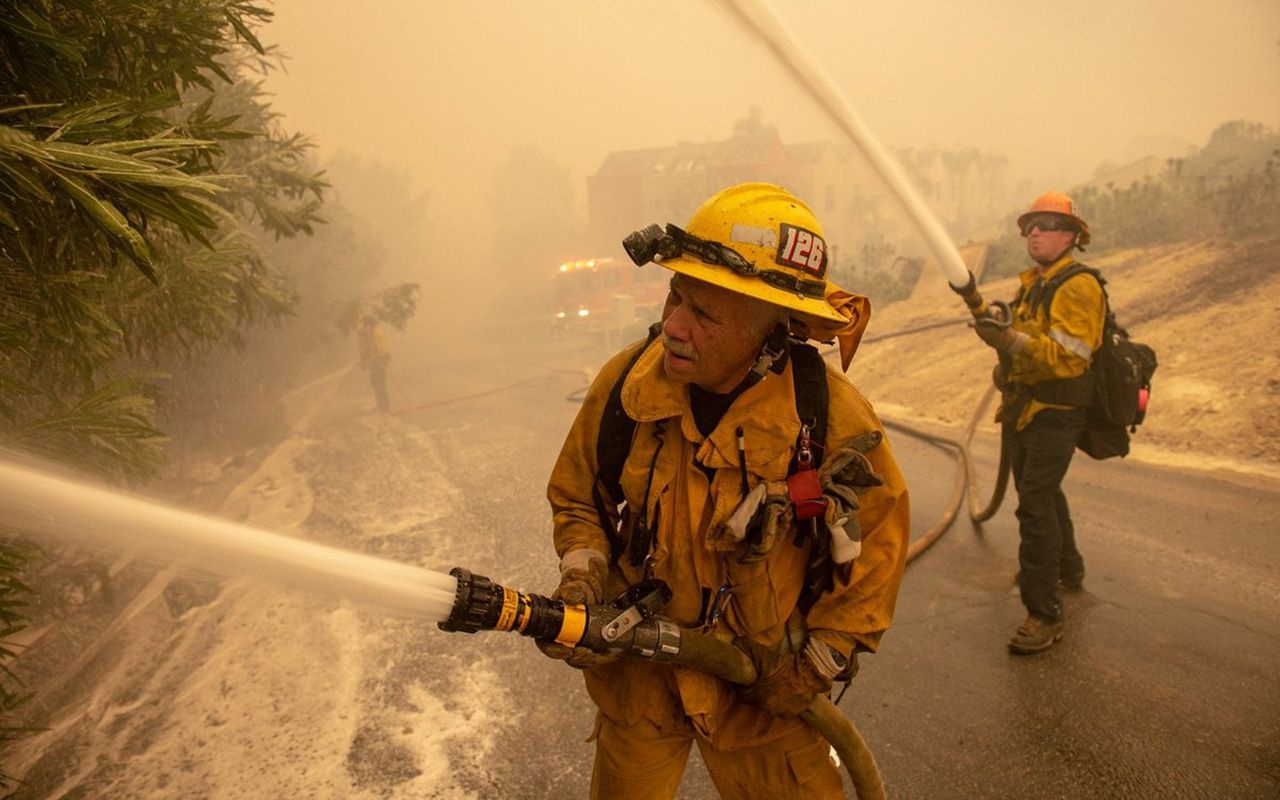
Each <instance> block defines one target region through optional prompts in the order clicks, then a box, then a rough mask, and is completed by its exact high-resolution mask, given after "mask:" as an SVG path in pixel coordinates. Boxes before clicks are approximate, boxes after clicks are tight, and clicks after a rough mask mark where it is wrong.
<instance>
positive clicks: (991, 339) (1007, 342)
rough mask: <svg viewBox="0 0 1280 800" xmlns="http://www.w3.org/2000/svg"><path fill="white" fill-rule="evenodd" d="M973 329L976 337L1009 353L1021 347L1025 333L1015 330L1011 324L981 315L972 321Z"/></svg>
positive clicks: (1025, 338)
mask: <svg viewBox="0 0 1280 800" xmlns="http://www.w3.org/2000/svg"><path fill="white" fill-rule="evenodd" d="M973 330H974V331H975V332H976V333H977V334H978V338H979V339H981V340H982V341H984V342H986V343H987V344H988V345H990V346H991V347H994V348H995V349H996V350H998V351H1000V352H1001V353H1010V352H1014V351H1016V350H1020V349H1022V344H1023V343H1024V342H1025V341H1026V340H1027V335H1026V334H1025V333H1021V332H1019V331H1015V330H1014V329H1013V328H1012V327H1011V326H1009V325H1007V324H1005V323H1004V322H1002V321H1000V320H998V319H995V318H993V317H982V318H981V319H978V320H975V321H974V322H973Z"/></svg>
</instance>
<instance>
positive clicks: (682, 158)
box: [587, 112, 1010, 264]
mask: <svg viewBox="0 0 1280 800" xmlns="http://www.w3.org/2000/svg"><path fill="white" fill-rule="evenodd" d="M898 157H899V160H900V161H901V163H902V165H903V168H904V170H905V171H906V172H907V174H908V175H909V176H911V177H912V178H913V179H914V181H915V183H916V185H917V187H918V189H919V190H920V192H921V194H922V195H923V196H924V198H925V200H926V202H928V203H929V205H930V206H931V207H932V208H933V209H934V211H935V213H937V214H938V215H939V217H940V218H941V219H942V221H943V224H944V225H945V226H947V227H948V228H949V229H950V230H952V231H956V232H958V231H963V230H965V229H966V227H968V226H972V225H975V224H977V223H978V222H983V221H986V220H989V219H991V218H992V217H993V216H996V215H998V214H1001V213H1003V212H1005V211H1006V210H1007V209H1008V208H1009V207H1010V198H1009V196H1008V190H1007V188H1006V185H1005V184H1006V164H1005V160H1004V158H1003V157H1000V156H992V155H989V154H983V153H979V152H978V151H976V150H964V151H938V150H934V151H901V152H900V153H899V154H898ZM743 181H767V182H771V183H777V184H779V185H782V186H784V187H786V188H787V189H789V190H791V191H792V192H793V193H795V194H796V196H798V197H800V198H801V199H803V200H804V201H805V202H807V203H808V204H809V205H810V207H811V208H812V209H813V211H814V213H816V214H817V216H818V218H819V219H820V220H822V223H823V226H824V228H825V229H826V234H827V240H828V243H829V244H830V245H831V252H832V254H833V255H832V260H833V262H834V263H835V264H840V263H841V262H844V263H846V264H847V263H849V262H850V260H851V259H855V258H856V257H857V248H859V247H860V246H861V243H862V242H864V241H867V240H879V241H890V242H893V241H900V240H901V241H915V240H916V236H915V234H914V232H913V231H912V230H911V228H910V226H909V225H908V224H907V222H906V220H905V219H904V218H903V217H902V215H901V214H900V213H899V212H898V211H897V209H896V207H895V202H894V200H893V198H892V197H891V196H890V195H889V194H888V190H887V189H885V188H883V186H882V185H881V183H880V181H879V179H878V178H877V177H875V175H874V173H873V172H872V171H871V168H870V166H869V165H868V164H867V163H866V160H865V159H864V158H863V157H862V155H861V154H860V153H859V152H858V151H857V149H856V148H855V147H853V146H852V145H850V144H844V143H833V142H825V141H814V142H802V143H797V144H784V143H783V142H782V140H781V138H780V137H779V136H778V133H777V130H776V129H775V128H774V127H772V126H767V125H765V124H763V123H762V122H761V119H760V115H759V114H758V113H757V112H753V113H752V115H751V116H750V117H748V118H747V119H744V120H741V121H739V122H738V123H736V124H735V125H734V132H733V135H731V136H729V137H728V138H726V139H719V140H715V141H707V142H697V143H695V142H680V143H678V144H675V145H670V146H666V147H653V148H646V149H642V150H627V151H620V152H614V153H610V154H609V155H608V156H606V157H605V159H604V162H603V163H602V164H601V165H600V168H599V169H598V170H596V172H595V174H593V175H591V176H589V177H588V178H587V214H588V235H589V237H590V240H591V241H590V245H591V248H592V249H591V252H593V253H598V254H617V255H618V256H621V247H620V245H619V242H620V241H621V239H622V237H623V236H625V235H626V234H627V233H629V232H631V231H633V230H636V229H637V228H641V227H644V226H645V225H649V224H651V223H655V222H656V223H659V224H665V223H668V222H675V223H676V224H683V223H684V222H685V221H686V220H687V219H688V218H689V216H690V215H691V214H692V213H693V211H694V210H695V209H696V208H697V206H698V204H699V203H701V202H702V201H703V200H705V199H706V198H707V197H710V196H711V195H712V194H714V193H715V192H717V191H719V190H720V189H723V188H724V187H726V186H729V185H731V184H734V183H740V182H743Z"/></svg>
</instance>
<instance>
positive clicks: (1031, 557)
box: [1005, 408, 1084, 620]
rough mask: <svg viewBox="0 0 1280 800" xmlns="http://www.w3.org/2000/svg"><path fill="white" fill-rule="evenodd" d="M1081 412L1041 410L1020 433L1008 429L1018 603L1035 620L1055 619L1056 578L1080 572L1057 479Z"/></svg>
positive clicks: (1079, 426) (1062, 474)
mask: <svg viewBox="0 0 1280 800" xmlns="http://www.w3.org/2000/svg"><path fill="white" fill-rule="evenodd" d="M1083 430H1084V412H1082V411H1079V410H1074V409H1072V410H1067V409H1054V408H1046V409H1041V411H1040V412H1039V413H1037V414H1036V416H1035V418H1034V419H1032V420H1031V422H1030V423H1029V424H1028V425H1027V427H1026V428H1024V429H1023V430H1021V431H1014V430H1013V426H1012V425H1009V426H1008V427H1007V429H1006V433H1005V435H1006V436H1007V437H1009V441H1008V442H1007V443H1008V445H1009V446H1010V447H1011V448H1012V449H1011V451H1010V465H1011V467H1012V471H1013V485H1014V486H1015V487H1016V488H1017V490H1018V511H1017V517H1018V533H1019V534H1020V537H1021V544H1020V545H1019V547H1018V566H1019V570H1020V573H1021V574H1020V577H1019V588H1020V589H1021V591H1022V604H1023V605H1024V606H1026V607H1027V611H1028V612H1029V613H1031V614H1034V615H1036V616H1037V617H1043V618H1044V619H1048V620H1058V619H1060V618H1061V617H1062V607H1061V605H1060V604H1059V603H1058V594H1057V589H1058V579H1059V577H1061V576H1063V575H1066V576H1068V577H1075V576H1077V575H1083V574H1084V559H1082V558H1081V557H1080V551H1079V550H1077V549H1076V536H1075V528H1074V527H1073V526H1072V524H1071V511H1070V510H1069V509H1068V508H1067V496H1066V495H1065V494H1063V493H1062V479H1063V478H1064V477H1066V475H1067V467H1069V466H1071V455H1072V454H1073V453H1074V452H1075V449H1076V441H1077V440H1079V438H1080V432H1081V431H1083Z"/></svg>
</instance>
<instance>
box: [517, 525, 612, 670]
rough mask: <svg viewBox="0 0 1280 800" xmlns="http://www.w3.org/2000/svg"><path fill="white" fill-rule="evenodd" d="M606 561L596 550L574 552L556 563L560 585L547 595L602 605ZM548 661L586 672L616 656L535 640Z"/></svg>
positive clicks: (606, 569)
mask: <svg viewBox="0 0 1280 800" xmlns="http://www.w3.org/2000/svg"><path fill="white" fill-rule="evenodd" d="M608 574H609V562H608V560H607V559H605V557H604V554H603V553H601V552H599V551H597V550H588V549H581V550H574V551H571V552H569V553H566V554H565V556H564V558H563V559H561V560H560V585H559V586H557V587H556V589H555V591H554V592H552V593H551V597H552V599H553V600H562V601H564V602H566V603H570V604H573V605H599V604H600V603H603V602H604V581H605V577H606V576H607V575H608ZM535 644H537V646H538V649H539V650H541V651H542V654H543V655H545V656H547V657H548V658H554V659H556V660H557V661H564V662H565V663H567V664H568V665H569V666H571V667H576V668H577V669H587V668H590V667H598V666H600V665H602V664H608V663H609V662H611V661H616V660H617V658H618V657H617V656H614V655H608V654H602V653H595V652H592V651H591V650H588V649H587V648H585V647H565V646H564V645H562V644H557V643H556V642H554V641H544V640H541V639H538V640H536V641H535Z"/></svg>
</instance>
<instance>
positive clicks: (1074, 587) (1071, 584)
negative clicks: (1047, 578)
mask: <svg viewBox="0 0 1280 800" xmlns="http://www.w3.org/2000/svg"><path fill="white" fill-rule="evenodd" d="M1021 583H1022V573H1021V572H1015V573H1013V585H1014V586H1019V585H1021ZM1058 585H1059V586H1061V587H1062V588H1063V589H1066V590H1067V591H1069V592H1078V591H1080V590H1081V589H1083V588H1084V573H1083V572H1081V573H1079V574H1078V575H1063V576H1062V577H1060V578H1058Z"/></svg>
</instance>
